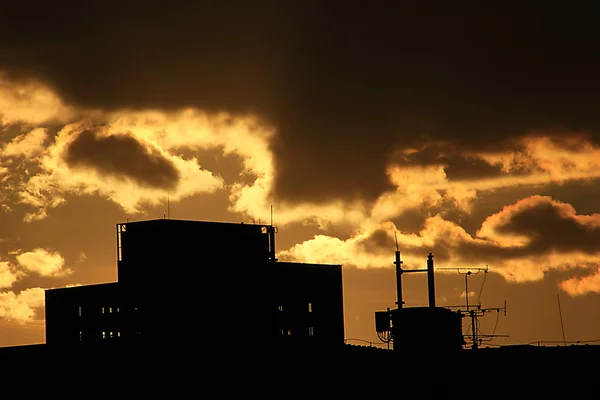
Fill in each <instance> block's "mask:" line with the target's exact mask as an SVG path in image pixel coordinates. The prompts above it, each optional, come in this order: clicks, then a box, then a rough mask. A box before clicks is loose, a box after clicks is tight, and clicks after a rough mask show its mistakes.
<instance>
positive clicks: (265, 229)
mask: <svg viewBox="0 0 600 400" xmlns="http://www.w3.org/2000/svg"><path fill="white" fill-rule="evenodd" d="M260 231H261V233H263V234H265V233H267V227H266V226H263V227H261V228H260Z"/></svg>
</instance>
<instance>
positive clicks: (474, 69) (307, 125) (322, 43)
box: [0, 0, 600, 204]
mask: <svg viewBox="0 0 600 400" xmlns="http://www.w3.org/2000/svg"><path fill="white" fill-rule="evenodd" d="M109 3H110V2H109ZM109 3H103V4H102V5H101V6H99V5H92V4H89V5H88V4H86V5H83V6H82V5H78V6H77V7H65V8H64V9H63V10H62V12H61V13H53V12H50V11H48V12H44V11H43V9H41V11H40V12H39V13H37V12H36V13H30V12H26V11H25V10H23V9H21V8H20V7H15V8H14V9H13V10H10V11H8V10H6V12H5V13H3V15H2V16H1V17H0V18H1V19H0V26H2V40H1V41H0V48H1V49H2V52H0V54H1V56H0V67H3V68H4V69H5V70H7V71H8V73H10V75H6V76H8V77H10V78H11V79H13V80H14V81H15V82H18V83H19V85H25V84H26V83H25V82H28V81H27V79H32V78H35V79H36V80H37V81H41V82H44V83H46V84H47V85H48V86H49V87H50V88H52V90H54V94H55V96H56V97H57V98H60V99H62V100H61V101H64V102H66V103H68V104H70V105H73V106H74V107H77V108H84V109H103V110H122V109H131V110H142V109H162V110H169V111H174V110H178V109H181V108H187V107H193V108H197V109H200V110H203V111H205V112H207V113H209V114H215V113H221V112H226V113H228V114H229V115H232V116H236V117H239V116H243V115H248V114H251V115H254V116H257V117H259V118H260V119H261V120H264V121H267V122H268V123H269V124H270V125H272V126H275V127H276V129H277V134H276V136H274V138H273V141H272V142H271V143H270V149H271V150H272V162H273V165H274V168H273V171H274V175H273V184H272V195H273V197H274V198H275V199H277V200H278V202H284V203H286V202H287V203H300V204H302V203H306V202H310V203H323V202H325V203H330V202H335V201H337V200H341V201H347V200H348V199H356V198H359V199H361V200H366V201H371V200H374V199H376V198H377V197H378V196H379V195H380V194H381V193H382V192H384V191H387V190H388V189H389V188H390V185H389V182H388V179H387V176H386V168H387V166H388V164H389V163H390V158H393V156H394V154H396V152H397V151H398V150H405V149H410V148H419V147H420V146H422V145H423V144H428V143H430V142H436V141H442V142H444V143H448V144H452V145H453V146H455V147H456V148H459V149H461V151H467V150H469V151H471V152H482V151H484V152H487V151H495V150H497V149H498V148H501V149H505V148H509V147H510V146H511V145H510V142H511V140H512V139H518V138H520V137H522V136H524V135H527V134H529V133H530V132H549V131H552V132H554V131H561V132H564V133H563V134H562V136H567V135H569V134H570V132H573V131H584V132H588V133H590V135H591V138H592V141H593V142H594V143H597V142H598V141H597V138H598V131H599V130H598V128H600V123H599V120H598V118H597V117H596V110H597V108H598V107H597V106H598V99H597V95H596V94H597V93H598V91H599V90H598V89H600V86H599V85H600V83H598V82H597V79H596V70H597V67H598V65H600V58H599V57H598V56H597V55H596V54H595V53H594V52H590V51H589V48H594V46H595V43H596V42H597V39H598V32H597V31H596V30H594V29H593V26H594V23H595V21H594V19H593V18H594V17H593V15H594V14H595V13H594V12H591V10H586V9H585V7H582V8H580V7H577V8H575V7H571V8H565V7H562V6H555V5H550V4H545V5H544V7H537V6H531V5H527V4H521V3H510V4H509V3H503V4H502V5H497V6H495V7H493V8H489V7H487V6H475V5H472V4H469V5H468V6H467V5H456V4H453V5H452V6H449V5H448V4H446V3H443V2H440V3H439V4H437V6H436V10H437V12H436V13H435V15H432V14H431V12H430V10H431V8H430V7H431V6H430V5H427V6H424V5H410V6H408V5H405V4H402V5H400V4H396V5H387V6H386V7H381V6H380V5H378V4H375V3H374V4H361V5H360V6H359V5H352V4H350V3H348V2H333V3H328V4H327V5H323V4H315V3H312V2H302V3H298V4H290V3H287V2H276V1H271V0H269V1H263V2H261V3H260V4H253V5H251V6H250V5H245V4H237V3H236V4H235V6H233V5H231V4H227V5H226V4H225V3H217V2H209V3H202V5H197V4H195V3H190V4H186V5H180V4H179V5H177V6H175V5H165V4H164V3H160V2H154V1H144V2H136V1H134V2H130V3H128V5H127V6H124V5H121V4H120V5H119V13H114V12H113V8H112V7H110V6H108V5H106V4H109ZM27 11H28V10H27ZM17 15H18V16H19V17H18V18H17V17H16V16H17ZM23 15H27V17H26V20H23ZM90 15H93V16H94V20H95V21H96V23H87V24H84V23H83V22H80V21H86V20H87V21H89V16H90ZM17 21H18V22H17ZM23 23H27V26H29V27H30V28H29V29H28V30H27V32H24V30H23V29H22V27H23ZM507 26H510V30H507V29H506V27H507ZM456 27H460V29H457V28H456ZM42 34H43V37H44V38H45V39H44V41H42V42H40V41H39V40H38V38H39V37H40V36H42ZM67 59H68V60H78V61H77V62H64V60H67ZM82 66H85V67H82ZM92 66H98V67H92ZM100 66H101V67H100ZM27 93H35V92H34V91H30V90H28V91H27ZM13 97H14V96H13ZM13 97H10V98H9V99H10V102H11V105H12V104H13V103H14V104H18V102H16V100H19V101H20V97H15V99H16V100H14V99H13ZM38 97H39V96H36V97H35V98H34V100H35V101H36V102H38V103H39V101H38V100H37V99H38ZM46 97H48V99H52V100H47V101H46V100H44V102H42V105H44V106H43V107H40V108H39V109H38V108H32V107H29V106H26V107H20V108H19V107H17V108H14V107H12V108H10V109H11V110H12V109H18V110H41V111H44V110H49V111H48V112H41V111H35V112H36V114H35V117H36V119H35V120H36V121H38V122H39V121H41V120H45V119H47V118H48V117H47V115H51V114H56V115H63V114H65V112H64V111H63V108H61V107H62V106H61V104H62V103H61V102H59V101H57V100H56V99H55V98H51V97H50V96H46ZM46 97H44V96H42V98H44V99H46ZM7 98H8V97H7ZM25 101H26V102H27V103H29V99H25ZM7 109H8V108H7ZM28 112H29V111H27V112H25V111H22V112H21V111H19V113H18V114H19V115H17V116H13V117H10V119H11V120H15V119H16V118H17V117H19V118H20V116H21V115H28V114H27V113H28ZM12 113H13V114H15V113H17V112H16V111H15V112H12ZM11 115H12V114H11ZM15 115H16V114H15ZM440 151H441V152H439V153H438V155H437V156H440V157H443V156H444V150H443V149H440ZM447 161H448V162H449V163H451V167H449V169H448V171H447V172H448V176H450V177H451V179H452V178H453V177H457V176H459V175H460V171H459V170H460V165H459V164H460V162H462V161H460V160H458V159H452V158H448V159H447ZM474 165H477V163H475V164H474ZM453 171H457V172H456V174H455V172H453ZM492 172H493V171H492Z"/></svg>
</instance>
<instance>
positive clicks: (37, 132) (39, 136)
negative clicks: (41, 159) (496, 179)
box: [2, 128, 47, 158]
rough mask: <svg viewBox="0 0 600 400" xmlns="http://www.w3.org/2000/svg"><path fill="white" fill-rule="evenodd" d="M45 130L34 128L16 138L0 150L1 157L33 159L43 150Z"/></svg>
mask: <svg viewBox="0 0 600 400" xmlns="http://www.w3.org/2000/svg"><path fill="white" fill-rule="evenodd" d="M46 133H47V132H46V129H44V128H35V129H33V130H31V131H30V132H27V133H24V134H22V135H19V136H17V137H16V138H14V139H13V140H12V141H10V142H9V143H7V144H6V145H5V146H4V147H3V148H2V157H6V158H9V157H18V156H24V157H33V156H35V155H37V154H39V153H40V152H42V151H43V150H44V141H45V140H46Z"/></svg>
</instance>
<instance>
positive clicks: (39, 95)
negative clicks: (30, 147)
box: [0, 73, 74, 125]
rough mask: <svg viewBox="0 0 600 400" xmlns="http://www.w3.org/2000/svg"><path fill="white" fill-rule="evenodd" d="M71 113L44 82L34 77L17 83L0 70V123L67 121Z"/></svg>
mask: <svg viewBox="0 0 600 400" xmlns="http://www.w3.org/2000/svg"><path fill="white" fill-rule="evenodd" d="M73 113H74V112H73V110H72V109H71V108H70V107H67V106H66V105H64V104H63V102H62V100H61V99H60V98H58V96H57V95H56V94H55V93H54V92H53V91H52V90H50V88H48V87H46V86H44V85H43V84H41V83H39V82H35V81H29V82H23V83H17V82H14V81H11V80H9V79H7V78H6V77H5V76H4V75H3V74H2V73H0V125H9V124H12V123H15V122H26V123H30V124H42V123H44V122H48V121H53V120H58V121H66V120H68V119H69V118H72V116H73Z"/></svg>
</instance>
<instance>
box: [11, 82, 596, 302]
mask: <svg viewBox="0 0 600 400" xmlns="http://www.w3.org/2000/svg"><path fill="white" fill-rule="evenodd" d="M0 110H1V111H0V112H1V113H2V114H1V116H0V121H1V123H2V124H3V125H5V126H8V125H10V124H16V123H25V124H26V126H27V129H26V130H24V131H23V133H22V134H21V135H19V136H17V137H14V138H11V139H10V141H7V144H5V145H4V146H3V147H2V152H1V153H0V184H3V185H4V187H5V188H6V190H7V191H12V192H14V193H16V195H17V197H18V198H19V200H20V201H21V202H22V203H24V204H27V205H29V206H31V207H32V209H33V211H32V212H30V213H28V214H27V215H26V216H25V220H26V221H34V220H36V219H42V218H45V217H46V216H47V214H48V212H49V210H51V209H52V208H54V207H57V206H59V205H61V204H63V203H64V202H65V195H66V194H68V193H73V194H97V195H100V196H102V197H104V198H106V199H109V200H111V201H113V202H115V203H116V204H118V205H119V206H121V207H122V208H123V210H125V211H126V212H127V213H134V214H135V213H143V212H144V207H145V206H146V205H158V204H161V203H164V202H165V201H166V198H167V195H168V196H169V197H170V199H171V200H172V201H177V200H180V199H183V198H185V197H189V196H193V195H197V194H202V193H206V194H210V193H214V192H215V191H217V190H227V191H228V194H229V198H230V202H231V203H230V207H229V209H230V211H233V212H238V213H242V214H245V215H247V216H248V217H249V218H250V219H255V220H259V219H260V220H262V221H268V220H269V218H270V206H271V205H274V206H275V210H276V213H275V217H276V218H275V223H276V224H277V225H280V226H282V225H286V224H289V223H292V222H304V221H311V222H314V223H317V224H319V225H320V226H321V227H322V228H326V227H327V226H328V225H330V224H338V223H343V224H345V225H350V226H352V227H354V228H355V234H354V235H353V236H352V237H350V238H349V239H347V240H342V239H339V238H336V237H332V236H327V235H317V236H315V237H314V238H313V239H311V240H308V241H305V242H303V243H299V244H297V245H296V246H294V247H292V248H290V249H288V250H287V251H283V252H281V254H280V257H282V258H287V259H294V260H299V261H307V262H325V263H342V264H354V265H357V266H359V267H362V268H367V267H385V266H390V267H391V261H392V260H391V258H392V257H390V253H391V252H392V251H393V248H394V247H393V245H392V246H391V247H387V248H378V249H377V250H370V251H368V252H367V251H365V247H364V241H365V240H368V239H369V238H370V237H371V236H372V235H373V234H374V233H376V232H378V231H382V232H385V234H386V235H387V238H388V239H389V240H390V241H391V240H392V239H393V236H394V231H395V226H394V224H393V223H392V222H391V220H392V219H394V218H397V217H398V216H400V215H402V214H403V213H404V212H407V211H410V210H413V209H423V208H425V209H426V208H427V207H440V206H442V205H444V206H449V207H454V209H455V210H459V211H462V212H465V213H469V212H470V211H471V209H472V205H473V203H474V202H475V201H476V200H477V199H478V195H479V194H480V193H482V192H489V191H494V190H497V189H504V188H512V187H517V186H520V187H523V186H530V187H532V188H535V187H536V186H539V185H545V184H549V183H563V182H565V181H569V180H586V179H593V178H598V177H600V161H599V160H600V157H599V156H600V148H598V147H596V146H594V145H592V144H591V143H589V142H587V141H586V140H585V138H584V137H583V136H575V137H573V138H571V139H569V140H568V141H564V140H563V141H558V140H556V139H555V138H551V137H550V136H544V135H539V134H536V135H529V136H525V137H523V138H522V139H521V142H520V143H519V144H520V145H521V148H522V150H520V151H518V152H508V151H506V152H498V153H477V154H465V156H469V157H473V158H477V159H479V160H483V161H485V162H487V163H488V164H490V165H497V166H501V167H502V169H503V170H504V171H505V172H506V173H507V174H506V175H502V176H494V177H484V178H473V179H471V180H468V181H465V180H462V181H452V180H450V179H449V178H448V175H447V173H446V169H447V166H446V165H429V166H406V165H398V164H394V163H390V165H388V168H387V171H386V172H387V174H388V177H389V179H390V182H391V183H392V184H393V186H394V189H393V190H390V191H388V192H384V193H382V194H381V195H380V196H379V198H378V199H377V200H376V201H375V202H373V203H368V202H365V201H353V202H344V201H332V202H330V203H329V204H319V205H317V204H311V203H304V204H294V205H291V204H287V203H285V202H275V201H274V200H273V199H272V198H271V197H270V194H271V190H272V188H273V184H274V177H275V170H274V168H275V167H274V157H273V153H272V151H271V148H270V146H269V145H270V141H271V140H272V138H273V137H274V136H275V135H276V127H273V126H270V125H268V124H266V123H265V122H264V121H262V120H260V119H259V118H257V117H255V116H252V115H246V116H234V115H229V114H227V113H216V114H208V113H205V112H203V111H201V110H198V109H193V108H187V109H182V110H179V111H174V112H163V111H159V110H145V111H134V110H125V109H124V110H119V111H117V112H104V111H101V110H82V109H75V108H73V107H69V106H68V105H65V104H63V103H62V101H61V100H60V99H59V98H57V97H56V96H55V95H54V94H53V93H52V92H51V91H49V90H48V89H47V88H45V87H43V86H41V85H38V84H35V83H27V84H14V83H11V82H9V81H6V80H2V79H0ZM47 121H54V122H56V121H60V122H62V129H60V130H59V132H58V133H57V134H56V135H54V136H53V137H52V138H48V137H47V135H48V133H47V130H46V127H45V126H44V124H45V123H46V122H47ZM89 129H93V130H94V132H96V133H97V134H98V135H100V136H99V137H100V138H105V139H106V138H109V137H112V136H115V135H127V137H130V138H134V139H135V141H136V143H137V144H139V146H140V147H141V148H143V149H147V150H148V151H149V152H150V151H152V152H153V153H156V154H157V155H158V156H159V157H160V158H161V159H162V160H165V162H168V163H169V165H172V166H173V167H174V168H175V170H176V171H177V174H178V176H179V180H178V181H177V183H176V185H175V187H174V188H172V189H168V190H167V189H165V188H164V187H148V186H144V185H141V184H139V181H138V182H136V181H135V179H127V178H126V177H124V175H110V174H106V173H104V172H103V171H101V170H99V169H98V168H97V165H94V164H93V162H90V163H89V164H86V165H84V166H81V165H79V166H73V165H70V164H68V163H67V161H66V160H65V154H66V153H67V152H68V150H69V148H70V146H71V145H72V144H73V143H74V141H76V140H77V139H78V138H80V135H81V134H82V132H85V131H86V130H89ZM46 142H48V143H46ZM181 150H213V151H216V152H221V153H222V154H224V155H237V156H239V157H240V158H241V160H242V162H243V168H244V171H243V175H244V176H243V178H244V179H240V180H239V182H236V183H234V184H233V185H231V186H229V187H226V186H225V184H224V181H223V179H221V177H220V176H219V175H218V171H208V170H206V169H204V168H203V166H202V165H200V163H199V161H198V160H197V159H196V158H187V159H186V158H183V157H182V156H180V154H181ZM21 156H24V158H25V161H24V160H23V157H21ZM114 156H115V157H124V156H127V155H123V154H115V155H114ZM20 157H21V158H20ZM19 163H21V164H22V163H29V164H27V165H26V167H25V168H20V169H19V168H16V166H17V165H20V164H19ZM23 170H26V172H25V173H24V172H23ZM129 172H130V173H135V171H134V172H131V171H129ZM517 172H518V174H517ZM167 192H168V193H167ZM2 196H5V197H6V194H2ZM548 204H550V206H552V207H554V209H556V210H562V211H561V212H562V214H561V215H562V217H564V218H563V219H564V220H565V221H567V222H569V223H572V224H573V226H576V225H577V224H580V225H581V224H583V225H585V226H586V227H587V229H590V230H596V229H597V227H598V218H597V216H594V215H590V216H585V215H577V214H576V212H575V210H573V209H572V207H571V208H569V207H570V206H568V205H565V204H563V203H559V202H556V201H553V200H551V199H541V198H538V197H531V198H526V199H523V200H522V201H520V202H518V203H516V204H513V205H511V206H508V207H505V208H504V209H503V210H501V211H500V212H498V213H496V214H494V215H492V216H490V217H489V218H488V219H487V220H485V221H484V222H483V223H482V225H481V228H480V229H479V231H478V232H477V233H476V234H474V235H471V234H469V233H468V232H466V231H465V230H464V229H463V228H462V227H461V226H459V225H457V224H456V223H453V222H450V221H447V220H444V219H443V218H442V217H441V216H439V215H437V216H433V217H431V218H429V219H427V220H426V222H425V225H424V227H423V229H422V230H421V231H419V232H417V233H407V232H400V233H399V234H398V241H399V244H400V246H401V249H402V251H403V259H404V260H405V265H406V266H407V267H408V266H414V267H422V266H423V263H424V261H425V260H424V258H425V256H426V254H427V252H429V251H434V252H438V251H439V252H440V254H444V258H442V260H443V261H440V259H439V258H438V262H437V264H440V263H442V264H444V263H445V264H446V265H447V266H461V267H465V268H467V267H481V266H482V265H485V264H490V266H491V270H492V271H495V272H498V273H500V274H502V275H503V276H504V277H505V278H506V279H508V280H511V281H517V282H523V281H531V280H538V279H541V278H542V277H543V276H544V273H545V272H546V271H548V270H550V269H567V268H573V267H581V266H584V267H586V268H590V267H591V266H595V265H600V264H598V263H599V262H600V259H599V258H598V257H599V255H598V253H596V252H594V251H590V250H589V249H587V250H583V249H578V248H577V246H573V247H572V248H561V249H559V250H555V249H553V248H551V247H549V248H548V249H547V251H544V252H538V253H533V252H532V251H533V249H532V248H531V246H532V240H533V239H534V236H532V234H530V233H529V232H527V231H523V230H521V231H519V230H518V229H517V230H515V231H512V230H510V229H509V230H507V229H503V228H502V227H503V226H505V225H506V224H508V223H510V222H511V221H513V218H514V217H515V216H516V215H519V214H520V213H522V212H525V211H527V210H530V209H531V208H535V207H538V206H544V205H548ZM4 210H5V211H9V208H6V207H5V208H4ZM535 234H538V233H537V232H536V233H535ZM547 234H551V232H548V233H547ZM542 244H543V243H542ZM471 250H473V251H481V256H480V257H475V256H473V255H470V254H469V251H471ZM486 251H488V253H487V254H488V255H487V256H486ZM36 254H37V255H36V257H37V256H40V255H41V254H42V253H36ZM43 254H44V255H41V257H46V256H47V255H48V254H49V253H43ZM392 255H393V253H392ZM21 256H23V255H21ZM486 257H489V258H490V259H493V262H488V261H487V260H486ZM46 261H48V260H46ZM0 265H3V264H0ZM27 265H29V266H30V267H31V266H32V265H34V264H31V263H29V264H27ZM48 265H55V267H57V266H58V264H52V263H49V264H48ZM5 267H6V265H5ZM6 268H7V267H6ZM6 268H5V269H6ZM45 268H50V270H51V268H52V267H45ZM61 268H62V267H61ZM58 269H60V268H58ZM30 270H35V267H31V268H30ZM50 270H44V271H46V272H47V271H50ZM2 271H4V270H0V282H2V280H1V279H4V281H6V282H9V281H10V279H11V278H10V276H8V275H6V276H5V277H4V278H2V277H3V276H4V275H2V274H3V273H4V272H2ZM39 271H41V270H38V272H39ZM595 279H597V278H596V277H595V276H592V277H588V278H584V279H581V280H569V281H567V282H564V283H563V284H562V288H563V289H564V290H566V291H568V292H569V293H571V294H577V293H583V292H585V291H587V290H594V291H597V290H598V285H596V284H595V283H594V282H596V280H595ZM594 285H596V286H594Z"/></svg>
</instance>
